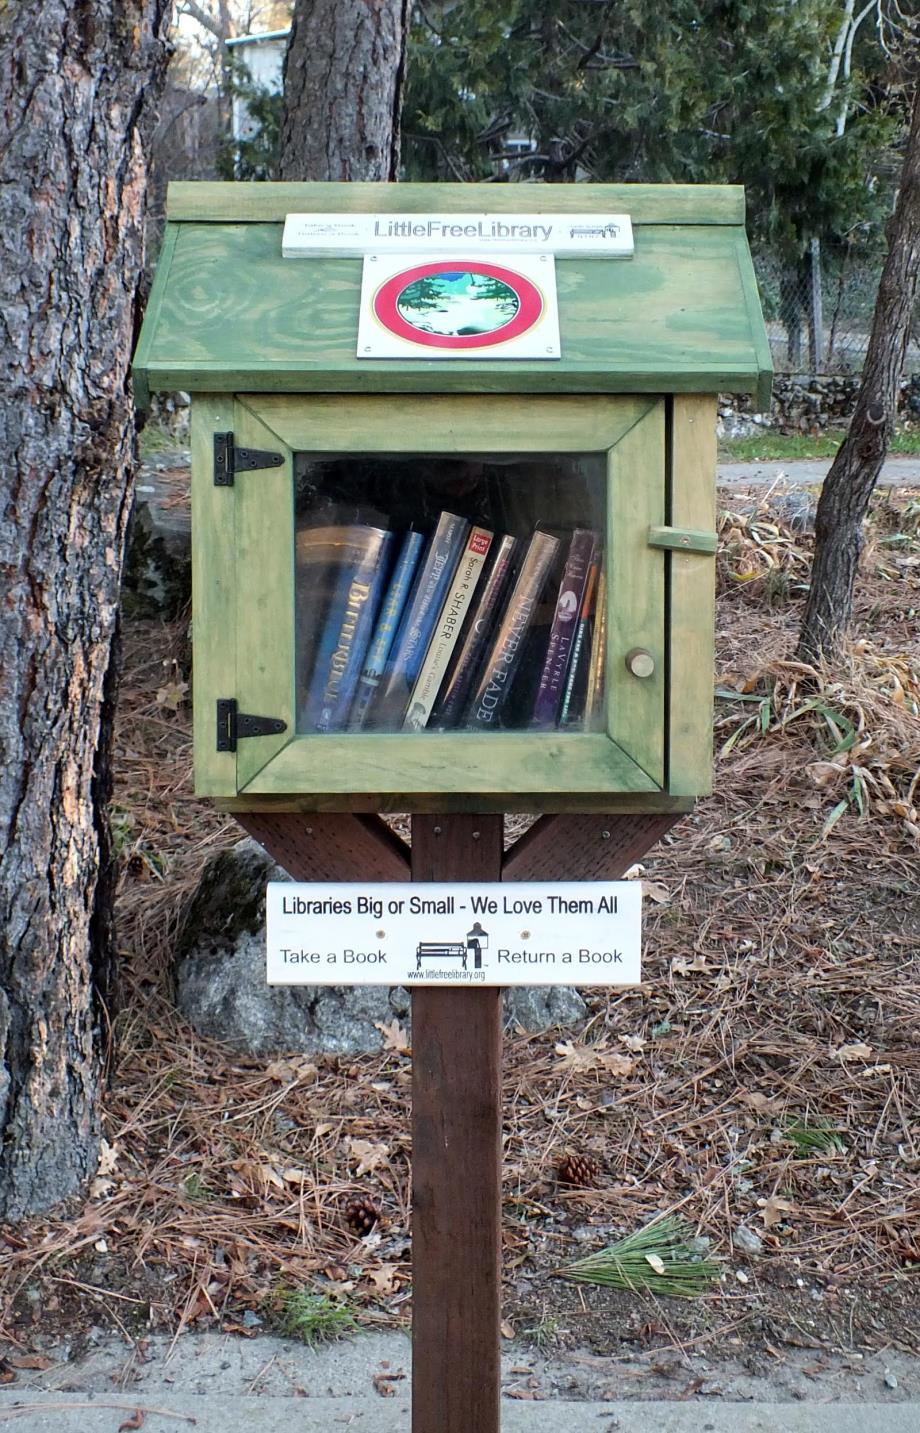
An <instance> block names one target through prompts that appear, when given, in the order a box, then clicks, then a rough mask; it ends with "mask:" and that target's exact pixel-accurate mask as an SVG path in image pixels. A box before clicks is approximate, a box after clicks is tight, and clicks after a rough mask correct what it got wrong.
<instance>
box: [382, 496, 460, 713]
mask: <svg viewBox="0 0 920 1433" xmlns="http://www.w3.org/2000/svg"><path fill="white" fill-rule="evenodd" d="M469 530H470V524H469V523H468V522H467V521H466V518H462V517H458V516H457V515H456V513H450V512H442V513H441V516H440V518H439V519H438V525H437V527H436V528H435V530H434V533H433V535H432V538H431V541H430V542H429V544H428V549H427V551H426V553H425V557H424V560H423V562H422V565H421V568H420V571H419V574H418V577H417V578H416V580H415V585H414V587H413V589H412V595H411V596H410V598H409V601H408V604H407V606H406V611H405V613H404V615H403V619H402V622H401V623H400V627H399V631H398V633H397V634H396V641H395V642H394V643H393V648H392V651H391V652H390V660H389V662H388V664H387V670H386V674H385V677H384V681H383V683H382V684H381V688H380V695H379V697H378V699H377V701H376V703H375V704H374V707H373V709H372V711H371V714H370V725H371V726H372V727H373V728H375V729H376V730H395V731H398V730H399V729H400V727H401V726H402V723H403V717H404V716H405V714H406V708H407V706H408V704H409V696H410V693H411V691H412V688H413V687H414V686H415V679H416V677H417V676H418V674H419V670H420V668H421V665H422V662H423V661H424V659H425V653H426V652H427V650H428V643H429V642H430V641H431V635H432V633H433V631H434V625H435V623H436V622H437V620H438V614H439V613H440V611H441V607H442V605H443V602H444V598H445V595H446V593H447V588H448V585H449V584H450V581H451V579H452V578H453V575H454V573H455V571H456V569H457V563H458V562H459V560H460V554H461V552H462V551H463V545H464V543H465V542H466V539H467V534H468V533H469Z"/></svg>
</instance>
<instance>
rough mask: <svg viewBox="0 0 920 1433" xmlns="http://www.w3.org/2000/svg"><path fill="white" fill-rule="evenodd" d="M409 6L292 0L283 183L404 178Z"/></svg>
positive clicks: (392, 0)
mask: <svg viewBox="0 0 920 1433" xmlns="http://www.w3.org/2000/svg"><path fill="white" fill-rule="evenodd" d="M408 9H409V5H408V0H295V4H294V16H293V24H292V29H291V38H290V41H289V42H288V49H287V55H286V58H285V62H284V114H283V116H282V120H281V137H280V145H279V168H278V174H279V178H281V179H329V180H335V179H352V180H354V179H378V180H395V179H398V177H399V112H400V106H401V103H402V82H403V71H404V67H405V50H406V42H407V39H408V23H409V22H408Z"/></svg>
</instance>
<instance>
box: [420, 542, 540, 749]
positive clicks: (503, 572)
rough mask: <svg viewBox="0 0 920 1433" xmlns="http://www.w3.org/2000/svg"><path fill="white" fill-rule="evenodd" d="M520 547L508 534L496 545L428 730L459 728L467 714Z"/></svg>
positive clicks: (449, 667)
mask: <svg viewBox="0 0 920 1433" xmlns="http://www.w3.org/2000/svg"><path fill="white" fill-rule="evenodd" d="M518 547H519V543H518V540H517V538H516V537H511V536H510V535H508V534H506V535H505V536H503V537H501V538H499V540H498V542H497V543H493V552H492V559H491V565H490V567H489V570H488V575H487V576H485V577H484V579H483V586H482V593H481V596H480V597H479V598H478V599H477V601H476V602H474V604H473V606H472V608H471V610H470V612H469V615H468V617H467V621H466V625H465V627H464V630H463V632H462V633H461V635H460V642H459V646H458V647H457V649H456V650H455V652H454V655H453V657H452V659H451V662H450V664H449V666H448V668H447V675H446V676H445V678H444V681H443V683H442V685H441V690H440V693H439V695H438V699H437V701H436V703H435V707H434V711H433V712H432V714H431V720H430V721H429V723H428V724H429V726H431V727H437V728H438V729H439V730H442V731H443V730H445V729H447V728H449V727H453V726H458V725H459V724H460V722H461V721H462V718H463V716H464V714H465V712H466V708H467V704H468V701H469V695H470V691H471V689H472V686H473V682H474V680H475V678H476V676H477V674H478V672H479V668H480V667H481V666H482V663H483V660H484V658H485V654H486V647H487V644H488V641H489V638H490V637H491V635H492V631H493V628H494V627H495V623H496V621H497V619H498V614H499V612H500V611H501V609H502V606H503V604H504V600H505V596H506V594H507V592H508V588H509V587H510V585H511V579H512V578H513V576H514V561H515V557H516V554H517V551H518Z"/></svg>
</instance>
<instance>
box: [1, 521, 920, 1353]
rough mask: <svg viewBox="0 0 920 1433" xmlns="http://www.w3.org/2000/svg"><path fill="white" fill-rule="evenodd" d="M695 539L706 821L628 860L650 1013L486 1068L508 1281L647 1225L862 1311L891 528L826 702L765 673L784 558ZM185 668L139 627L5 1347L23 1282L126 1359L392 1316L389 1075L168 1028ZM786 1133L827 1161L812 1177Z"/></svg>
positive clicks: (909, 1139)
mask: <svg viewBox="0 0 920 1433" xmlns="http://www.w3.org/2000/svg"><path fill="white" fill-rule="evenodd" d="M898 503H900V506H898ZM911 523H914V526H913V528H912V527H911ZM902 531H903V532H907V533H908V540H907V541H905V542H898V543H891V542H889V541H887V539H888V538H889V537H890V536H891V535H892V534H893V533H899V532H902ZM911 533H912V534H913V536H911V535H910V534H911ZM723 536H724V539H725V540H724V544H723V552H722V556H721V558H720V578H721V582H720V585H721V590H722V597H721V604H720V613H721V617H720V621H721V635H720V657H719V663H720V666H719V671H720V678H719V685H720V687H721V688H722V689H723V690H724V691H725V692H727V693H729V695H728V696H726V697H724V698H723V699H720V701H719V703H718V707H717V719H716V740H717V748H718V749H719V750H720V751H721V755H720V756H719V758H718V773H717V781H716V794H715V795H714V796H713V797H711V798H709V799H708V800H706V801H704V802H701V803H700V804H699V806H698V807H697V810H696V812H695V813H694V815H693V816H692V817H691V818H688V819H687V820H685V821H684V822H683V823H682V824H681V825H680V826H679V827H678V828H676V830H675V832H674V833H672V835H671V836H670V837H669V838H668V840H667V841H666V843H665V844H664V845H663V846H662V847H661V848H659V849H658V850H657V851H656V852H655V853H654V856H653V859H652V860H650V861H649V864H648V870H647V871H646V873H645V874H646V875H647V877H648V878H650V879H651V880H653V881H654V883H655V890H654V895H655V897H656V898H657V899H656V900H654V901H650V902H649V906H650V910H649V914H648V918H647V925H646V955H645V972H646V983H645V984H644V985H643V987H642V988H641V989H638V990H630V991H616V990H609V991H604V990H599V991H596V992H594V993H593V995H592V997H591V1004H592V1012H591V1018H590V1021H589V1023H588V1025H587V1027H586V1028H585V1029H584V1030H582V1031H579V1032H578V1033H577V1034H576V1035H574V1036H572V1037H571V1038H570V1039H566V1040H560V1039H559V1037H558V1035H557V1036H554V1035H552V1034H547V1035H539V1036H526V1035H516V1036H513V1037H511V1038H510V1039H509V1040H508V1042H507V1056H506V1099H507V1111H508V1127H507V1134H506V1146H505V1160H506V1174H505V1195H506V1211H505V1231H506V1256H507V1271H508V1275H509V1278H510V1279H511V1280H512V1281H514V1280H516V1279H518V1278H519V1276H520V1275H522V1274H526V1275H527V1277H540V1276H541V1275H542V1274H543V1273H545V1272H546V1271H547V1270H548V1269H551V1268H553V1267H557V1266H558V1265H559V1263H560V1262H562V1261H563V1259H565V1258H567V1257H569V1256H571V1254H572V1252H573V1248H572V1245H571V1240H570V1235H569V1226H570V1224H572V1223H574V1222H578V1221H580V1222H582V1223H585V1221H587V1224H588V1225H589V1226H590V1227H592V1228H596V1230H597V1234H598V1238H597V1241H596V1242H597V1243H598V1244H601V1243H605V1242H606V1243H609V1242H611V1240H610V1235H611V1234H614V1235H616V1234H623V1233H628V1232H629V1231H630V1230H633V1229H635V1228H636V1227H638V1226H639V1225H641V1224H643V1223H645V1222H647V1221H648V1220H650V1219H652V1218H653V1217H655V1216H656V1215H659V1214H661V1213H664V1212H674V1213H676V1212H679V1213H680V1215H681V1217H682V1218H683V1219H685V1220H688V1221H689V1222H690V1224H691V1225H692V1226H693V1227H694V1228H695V1229H696V1230H697V1232H699V1233H700V1234H702V1235H704V1236H705V1237H706V1238H707V1239H708V1240H709V1242H710V1248H711V1249H712V1251H713V1253H714V1254H716V1255H720V1256H722V1257H725V1258H729V1259H730V1258H731V1257H732V1232H733V1231H734V1230H735V1229H737V1227H738V1225H739V1224H741V1223H746V1224H748V1225H749V1226H750V1227H751V1228H752V1229H754V1230H756V1231H757V1232H758V1233H759V1234H760V1236H761V1237H762V1239H763V1240H764V1244H765V1250H766V1262H765V1263H764V1264H763V1266H762V1267H764V1268H767V1267H768V1266H769V1263H770V1261H771V1260H772V1261H774V1262H776V1263H778V1264H788V1263H789V1262H790V1261H793V1260H796V1259H797V1260H799V1261H800V1263H799V1264H798V1265H796V1268H797V1269H800V1270H801V1271H803V1272H807V1273H808V1275H809V1277H812V1278H819V1279H823V1280H824V1281H825V1283H826V1284H828V1283H831V1284H835V1285H840V1284H843V1283H848V1282H860V1281H871V1283H872V1287H873V1289H874V1290H875V1291H876V1292H878V1291H879V1290H881V1291H882V1293H884V1289H885V1287H887V1286H890V1285H892V1284H900V1282H901V1281H903V1280H905V1279H906V1278H908V1277H909V1272H908V1271H909V1270H911V1269H912V1268H916V1267H920V1232H918V1231H920V1124H918V1116H917V1104H916V1098H915V1091H916V1086H917V1076H918V1071H920V981H918V979H917V975H918V970H917V965H918V944H920V942H918V926H920V913H918V901H917V897H918V881H917V864H918V863H917V853H918V825H920V823H918V818H917V812H916V809H915V803H916V801H917V796H918V781H920V776H918V771H920V718H918V716H917V709H918V697H920V681H918V671H920V656H918V651H917V646H916V638H915V637H914V636H913V630H914V626H915V623H914V621H913V618H912V616H909V615H908V614H909V613H913V612H914V611H915V610H916V609H917V608H920V542H918V541H917V539H916V524H915V514H914V513H913V510H912V508H911V507H910V505H909V504H908V503H907V502H906V501H905V500H904V499H900V500H898V499H892V498H890V497H886V499H885V504H884V507H883V509H882V511H881V512H880V514H879V515H878V516H877V518H876V520H875V523H874V526H873V542H872V545H871V551H870V553H869V557H868V559H867V572H866V577H865V581H864V585H863V589H862V592H861V597H860V614H859V630H858V631H857V639H856V641H855V643H854V645H853V649H852V654H851V660H850V663H849V665H848V667H847V669H846V670H845V671H842V672H836V673H833V674H831V673H817V672H814V671H811V670H807V669H804V668H802V667H801V666H798V665H796V664H795V663H793V662H790V661H789V660H788V657H787V655H786V654H787V653H788V652H789V651H790V650H791V642H792V638H793V635H794V631H795V626H796V621H797V617H798V606H797V604H796V602H795V594H794V590H793V587H794V583H795V582H796V581H797V580H798V578H799V576H800V575H801V574H802V573H804V572H805V571H807V551H806V549H805V547H804V546H803V543H802V540H801V539H799V538H797V537H796V536H794V535H793V534H791V533H790V532H789V531H788V530H787V529H785V528H784V527H783V525H782V524H781V523H777V522H774V521H772V520H771V518H770V516H769V513H765V512H760V513H758V512H755V513H753V514H751V513H748V514H743V513H734V514H733V515H732V516H731V517H729V518H726V520H725V522H724V523H723ZM751 573H753V574H754V575H750V574H751ZM770 573H773V574H774V576H773V577H772V578H771V577H770ZM776 574H779V576H780V577H782V576H783V574H787V575H789V576H790V579H791V583H790V585H787V586H784V583H783V582H781V581H779V580H778V577H777V576H776ZM182 642H183V634H182V631H181V629H173V630H160V631H155V630H153V629H152V628H149V627H148V628H145V629H143V630H140V631H135V632H134V633H133V634H132V636H131V639H130V642H129V646H128V654H127V655H128V671H127V679H126V684H125V690H124V695H123V700H122V707H121V718H120V751H121V754H120V767H119V772H120V781H119V795H118V807H117V811H116V817H117V820H118V821H119V822H120V832H121V835H120V841H121V859H122V863H123V884H122V890H121V897H120V906H121V926H120V931H121V937H120V939H121V946H122V950H123V961H124V969H125V980H126V991H127V1001H126V1005H125V1009H124V1010H123V1012H122V1013H121V1015H119V1017H118V1019H117V1021H116V1026H115V1031H114V1040H113V1051H112V1082H111V1088H110V1091H109V1093H108V1096H107V1099H106V1108H105V1136H106V1141H107V1143H106V1146H105V1150H104V1159H103V1166H102V1169H101V1170H100V1175H99V1178H98V1179H97V1181H96V1183H95V1185H94V1187H93V1191H92V1194H91V1197H90V1199H89V1201H88V1202H87V1203H86V1204H84V1205H82V1206H79V1207H71V1208H69V1209H67V1210H65V1211H63V1213H59V1214H56V1215H55V1216H54V1217H53V1218H47V1219H42V1220H36V1221H34V1222H33V1223H32V1224H31V1225H30V1226H28V1227H26V1228H22V1229H19V1230H16V1231H7V1234H6V1237H5V1242H4V1244H3V1245H2V1247H0V1287H2V1290H3V1293H4V1296H5V1304H4V1325H5V1328H6V1331H7V1332H8V1333H9V1334H10V1335H11V1336H14V1337H22V1336H23V1335H22V1324H21V1323H18V1322H17V1317H18V1312H19V1311H20V1310H21V1307H22V1305H21V1300H20V1299H19V1297H18V1296H19V1294H20V1293H21V1291H22V1288H23V1286H24V1285H25V1284H26V1283H27V1282H33V1283H34V1282H35V1281H36V1280H38V1279H44V1280H45V1281H46V1282H45V1292H46V1296H47V1295H48V1292H49V1291H50V1293H51V1294H52V1295H54V1296H55V1297H63V1296H64V1294H68V1295H70V1294H76V1293H79V1291H80V1287H81V1286H82V1288H83V1289H85V1288H86V1287H87V1286H89V1287H90V1288H95V1289H99V1288H102V1289H106V1290H110V1291H113V1292H114V1293H115V1294H116V1298H115V1299H114V1300H113V1299H111V1298H108V1299H107V1300H106V1302H107V1304H108V1306H109V1307H110V1308H111V1309H112V1310H113V1311H114V1313H113V1316H114V1317H117V1318H118V1319H119V1320H120V1321H121V1322H123V1323H124V1324H125V1326H126V1329H128V1330H129V1329H130V1327H131V1320H132V1319H133V1318H136V1319H138V1320H139V1321H141V1322H143V1321H146V1320H147V1319H148V1317H151V1316H152V1318H153V1321H154V1323H159V1324H160V1325H161V1326H165V1327H170V1328H173V1329H179V1330H181V1329H185V1328H189V1327H192V1326H195V1325H199V1324H201V1323H202V1322H206V1321H208V1320H214V1319H218V1318H219V1319H221V1320H222V1322H223V1324H224V1326H225V1327H229V1328H231V1329H232V1328H234V1327H240V1325H239V1320H240V1318H241V1316H242V1315H243V1314H244V1313H245V1311H246V1310H247V1309H253V1310H256V1311H258V1313H259V1315H260V1317H270V1316H271V1311H272V1309H273V1308H276V1307H277V1303H278V1299H279V1297H280V1291H281V1290H282V1289H284V1288H304V1289H307V1290H312V1291H314V1292H318V1293H320V1294H324V1295H327V1296H329V1297H330V1298H332V1299H334V1300H339V1301H342V1302H343V1303H347V1304H348V1306H349V1307H350V1308H352V1309H354V1310H355V1311H357V1312H358V1314H359V1316H360V1318H361V1319H362V1320H363V1321H368V1320H370V1321H374V1320H382V1319H386V1320H394V1319H399V1318H403V1317H405V1315H406V1312H407V1298H408V1263H407V1257H408V1242H407V1235H408V1220H409V1154H410V1151H409V1130H408V1122H407V1104H408V1098H407V1097H408V1091H409V1082H410V1060H409V1058H408V1057H407V1055H406V1054H404V1053H400V1052H399V1051H397V1050H387V1051H385V1052H383V1053H381V1054H379V1055H374V1056H368V1057H363V1058H358V1059H332V1058H329V1059H316V1060H310V1059H305V1058H304V1057H293V1058H288V1059H283V1058H279V1059H276V1060H274V1061H271V1062H267V1061H263V1060H255V1059H242V1058H236V1057H234V1056H233V1055H232V1054H228V1053H227V1052H226V1051H224V1050H222V1049H221V1048H219V1047H217V1046H215V1045H214V1044H211V1043H209V1042H207V1041H204V1040H201V1039H199V1038H197V1037H196V1036H195V1034H194V1033H193V1032H192V1031H191V1030H190V1029H189V1028H188V1026H187V1025H186V1024H185V1023H184V1022H183V1021H182V1020H181V1019H180V1018H179V1017H178V1015H177V1014H176V1013H175V1011H174V1010H173V1008H172V1006H171V1004H170V1001H169V998H168V997H169V987H170V976H169V964H170V954H171V949H172V946H173V941H174V936H175V932H176V928H177V922H178V920H179V918H180V914H181V910H182V907H183V903H184V901H185V900H186V899H187V896H188V894H189V893H190V892H191V891H192V890H193V888H194V885H195V882H196V881H197V878H198V874H199V872H200V869H201V866H202V864H203V862H204V861H205V860H206V858H207V857H208V856H209V855H210V854H211V853H212V852H213V851H214V850H215V849H217V848H218V847H219V846H221V845H222V844H225V843H229V842H231V841H232V840H234V839H235V838H236V830H235V828H234V827H233V825H232V823H229V822H228V821H226V820H225V819H224V818H221V817H219V816H217V815H215V814H214V813H213V811H211V810H210V809H209V808H208V807H207V806H206V805H204V804H202V803H198V802H195V801H194V800H193V799H192V798H191V797H189V796H188V794H187V793H188V790H189V766H190V748H189V733H188V714H187V709H186V707H185V705H184V701H183V697H184V694H183V693H181V691H178V688H179V687H181V681H182V680H183V679H184V677H183V671H184V665H185V660H186V655H185V652H184V648H183V646H182ZM911 643H913V645H911ZM164 658H165V662H164ZM741 697H744V698H746V699H750V700H740V699H739V698H741ZM176 703H178V709H177V710H173V709H172V707H173V705H175V704H176ZM752 715H753V716H755V717H756V719H755V720H754V721H753V722H752V721H750V720H749V719H750V718H751V716H752ZM841 803H843V805H842V807H841ZM838 807H839V808H840V809H839V810H838ZM835 811H836V813H837V814H836V815H834V813H835ZM832 817H833V819H831V818H832ZM803 1128H804V1129H817V1130H828V1129H830V1130H833V1131H834V1132H835V1139H834V1140H831V1141H826V1142H825V1146H824V1147H823V1148H821V1147H818V1148H808V1147H807V1142H803V1140H802V1139H798V1138H796V1130H801V1129H803ZM569 1149H582V1150H584V1151H588V1152H591V1153H592V1154H593V1155H595V1156H596V1157H597V1158H598V1159H599V1161H600V1162H601V1165H602V1169H603V1175H602V1178H601V1182H600V1187H599V1188H598V1189H594V1190H591V1191H586V1192H582V1191H574V1192H573V1191H566V1190H563V1189H562V1188H560V1187H559V1186H558V1185H557V1183H556V1181H555V1177H554V1167H555V1165H556V1163H557V1161H558V1157H559V1154H560V1153H561V1152H562V1151H564V1150H569ZM362 1190H363V1191H369V1192H371V1193H372V1194H373V1196H374V1197H375V1198H376V1199H377V1200H378V1201H379V1202H380V1203H381V1204H382V1206H383V1208H384V1221H383V1223H382V1226H381V1227H380V1228H378V1230H377V1231H375V1233H374V1234H372V1235H371V1236H370V1237H369V1238H367V1239H365V1240H360V1241H358V1240H355V1238H354V1237H353V1235H352V1234H351V1233H350V1231H349V1230H348V1228H347V1226H346V1224H345V1222H344V1219H343V1217H342V1211H343V1206H344V1203H345V1201H346V1199H347V1198H348V1197H349V1196H351V1195H354V1194H356V1193H358V1192H359V1191H362ZM737 1292H738V1291H737V1290H735V1294H736V1295H737ZM119 1300H120V1301H119ZM46 1307H47V1305H46ZM96 1307H98V1306H96ZM17 1329H19V1330H20V1332H19V1334H17V1332H16V1331H17Z"/></svg>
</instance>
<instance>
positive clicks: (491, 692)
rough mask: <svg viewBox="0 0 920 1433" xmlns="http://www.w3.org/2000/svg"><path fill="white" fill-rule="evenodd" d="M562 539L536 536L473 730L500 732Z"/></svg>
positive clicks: (477, 697) (471, 721)
mask: <svg viewBox="0 0 920 1433" xmlns="http://www.w3.org/2000/svg"><path fill="white" fill-rule="evenodd" d="M558 548H559V539H558V538H557V537H553V536H552V534H551V533H548V532H540V531H539V530H538V531H537V532H535V533H534V535H533V537H532V538H531V539H530V545H529V546H528V548H527V554H526V556H525V558H524V561H523V563H522V564H521V570H520V572H519V573H518V576H517V580H516V582H515V584H514V587H513V588H512V590H511V596H510V597H509V598H508V603H507V606H506V607H505V610H504V612H503V613H502V615H501V617H500V619H499V623H498V626H497V628H496V631H495V636H494V638H493V640H492V645H491V647H490V649H489V653H488V656H487V657H486V661H485V665H484V667H483V670H482V674H481V676H480V677H479V680H478V683H477V685H476V688H475V690H474V692H473V697H472V700H471V702H470V707H469V711H468V714H467V718H466V725H467V726H468V727H469V728H471V729H473V730H479V731H482V730H493V731H494V730H497V729H498V728H499V727H500V726H501V720H502V711H503V709H504V707H505V705H506V703H507V701H508V698H509V696H510V695H511V689H512V686H513V684H514V678H515V675H516V673H517V671H518V668H519V666H520V663H521V658H522V657H523V655H524V646H525V639H526V637H527V633H528V630H529V628H530V624H531V621H532V620H533V616H534V612H535V610H536V607H537V603H538V602H539V600H540V597H541V596H542V593H543V588H544V587H545V586H546V583H547V580H548V578H549V575H550V571H551V569H552V565H553V562H554V560H555V557H556V552H557V550H558Z"/></svg>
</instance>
